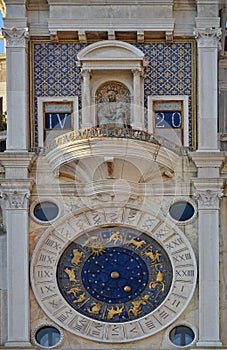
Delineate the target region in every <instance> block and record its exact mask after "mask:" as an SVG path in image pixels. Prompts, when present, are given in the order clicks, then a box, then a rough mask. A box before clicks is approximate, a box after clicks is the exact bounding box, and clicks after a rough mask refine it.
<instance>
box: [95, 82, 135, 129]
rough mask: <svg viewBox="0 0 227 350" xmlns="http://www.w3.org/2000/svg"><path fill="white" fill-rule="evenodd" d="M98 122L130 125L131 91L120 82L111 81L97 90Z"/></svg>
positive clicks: (99, 123)
mask: <svg viewBox="0 0 227 350" xmlns="http://www.w3.org/2000/svg"><path fill="white" fill-rule="evenodd" d="M96 106H97V124H98V125H99V126H102V125H111V126H119V127H125V128H126V127H129V126H130V117H129V110H130V92H129V90H128V88H127V87H126V86H125V85H124V84H122V83H119V82H116V81H109V82H107V83H105V84H103V85H102V86H101V87H100V88H99V89H98V90H97V92H96Z"/></svg>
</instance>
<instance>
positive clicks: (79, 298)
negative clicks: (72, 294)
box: [73, 293, 86, 304]
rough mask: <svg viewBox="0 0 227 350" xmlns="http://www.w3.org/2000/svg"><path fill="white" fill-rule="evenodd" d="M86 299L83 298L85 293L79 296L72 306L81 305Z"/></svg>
mask: <svg viewBox="0 0 227 350" xmlns="http://www.w3.org/2000/svg"><path fill="white" fill-rule="evenodd" d="M85 299H86V297H85V293H82V294H80V295H79V297H78V299H77V300H74V301H73V303H74V304H77V303H82V301H84V300H85Z"/></svg>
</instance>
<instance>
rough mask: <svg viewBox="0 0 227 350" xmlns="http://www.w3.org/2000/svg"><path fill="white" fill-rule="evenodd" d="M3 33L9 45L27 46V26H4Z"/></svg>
mask: <svg viewBox="0 0 227 350" xmlns="http://www.w3.org/2000/svg"><path fill="white" fill-rule="evenodd" d="M2 35H3V36H4V38H5V39H6V46H7V47H26V44H27V39H28V37H29V34H28V30H27V28H23V29H17V28H15V27H12V28H3V29H2Z"/></svg>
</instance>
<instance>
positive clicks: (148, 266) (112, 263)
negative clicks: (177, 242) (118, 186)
mask: <svg viewBox="0 0 227 350" xmlns="http://www.w3.org/2000/svg"><path fill="white" fill-rule="evenodd" d="M172 275H173V271H172V264H171V261H170V259H169V257H168V255H167V253H166V251H165V250H164V249H163V247H162V246H161V245H160V244H159V243H158V242H157V241H155V240H154V239H153V238H151V237H150V236H148V235H146V234H145V233H141V232H139V231H137V230H135V229H128V228H123V227H121V228H119V227H108V228H103V229H96V230H93V231H92V232H90V233H89V234H84V235H82V236H80V237H78V238H77V239H76V240H75V241H74V242H72V243H71V244H70V245H69V246H68V247H67V248H66V250H65V251H64V252H63V254H62V256H61V257H60V260H59V263H58V269H57V280H58V285H59V290H60V292H61V293H62V295H63V297H64V298H65V299H66V300H67V302H68V303H69V304H70V305H71V307H73V308H74V309H75V310H77V311H78V312H79V313H81V314H83V315H85V316H87V317H90V318H93V319H96V320H99V321H104V322H127V321H131V320H135V319H137V318H139V317H142V316H145V315H147V314H149V313H150V312H152V311H153V310H155V309H156V308H157V307H158V306H159V305H160V304H161V303H162V302H163V300H164V299H165V298H166V297H167V295H168V292H169V290H170V287H171V283H172Z"/></svg>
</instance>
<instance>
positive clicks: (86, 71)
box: [81, 68, 91, 77]
mask: <svg viewBox="0 0 227 350" xmlns="http://www.w3.org/2000/svg"><path fill="white" fill-rule="evenodd" d="M81 74H82V76H83V77H90V74H91V69H89V68H81Z"/></svg>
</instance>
